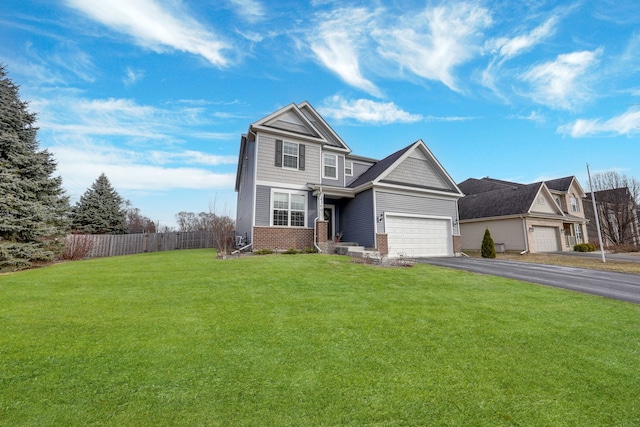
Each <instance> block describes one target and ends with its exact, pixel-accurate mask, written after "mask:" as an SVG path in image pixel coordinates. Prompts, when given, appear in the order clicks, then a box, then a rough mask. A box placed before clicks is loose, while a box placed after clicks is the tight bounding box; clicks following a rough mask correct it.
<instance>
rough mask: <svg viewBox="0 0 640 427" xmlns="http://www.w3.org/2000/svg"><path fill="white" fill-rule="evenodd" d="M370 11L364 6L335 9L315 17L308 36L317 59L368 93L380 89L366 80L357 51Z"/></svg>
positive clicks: (363, 41)
mask: <svg viewBox="0 0 640 427" xmlns="http://www.w3.org/2000/svg"><path fill="white" fill-rule="evenodd" d="M372 18H373V14H372V13H371V12H369V11H367V10H366V9H363V8H353V9H337V10H334V11H332V12H331V13H326V14H321V15H319V16H318V20H319V24H318V26H317V30H316V31H314V32H312V33H311V34H310V35H309V36H308V40H309V44H310V47H311V50H312V51H313V53H314V54H315V55H316V57H317V58H318V60H320V62H321V63H322V64H323V65H324V66H325V67H327V68H328V69H330V70H331V71H333V72H334V73H336V74H337V75H338V76H339V77H340V78H341V79H342V80H344V81H345V82H346V83H347V84H349V85H351V86H354V87H356V88H359V89H361V90H363V91H365V92H367V93H369V94H370V95H373V96H380V90H379V89H378V88H377V87H376V86H375V85H374V84H373V83H372V82H371V81H369V80H367V79H366V78H365V77H364V76H363V75H362V71H361V69H360V57H359V55H360V54H363V50H365V46H366V44H367V41H366V31H365V30H366V28H367V27H368V25H369V22H370V20H371V19H372Z"/></svg>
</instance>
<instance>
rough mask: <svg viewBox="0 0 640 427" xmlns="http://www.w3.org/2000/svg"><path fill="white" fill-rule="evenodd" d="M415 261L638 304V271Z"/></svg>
mask: <svg viewBox="0 0 640 427" xmlns="http://www.w3.org/2000/svg"><path fill="white" fill-rule="evenodd" d="M416 261H417V262H421V263H425V264H432V265H438V266H442V267H449V268H455V269H458V270H466V271H470V272H473V273H481V274H489V275H493V276H501V277H508V278H510V279H517V280H522V281H524V282H530V283H538V284H541V285H547V286H554V287H557V288H563V289H569V290H572V291H578V292H584V293H587V294H593V295H599V296H602V297H607V298H613V299H617V300H622V301H628V302H633V303H636V304H640V275H638V274H628V273H616V272H612V271H600V270H589V269H586V268H575V267H563V266H559V265H546V264H535V263H529V262H519V261H502V260H495V259H485V258H466V257H455V258H420V259H417V260H416Z"/></svg>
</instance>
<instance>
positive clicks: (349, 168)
mask: <svg viewBox="0 0 640 427" xmlns="http://www.w3.org/2000/svg"><path fill="white" fill-rule="evenodd" d="M344 174H345V175H347V176H353V162H350V161H347V160H345V162H344Z"/></svg>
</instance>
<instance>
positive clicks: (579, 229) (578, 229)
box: [573, 224, 582, 243]
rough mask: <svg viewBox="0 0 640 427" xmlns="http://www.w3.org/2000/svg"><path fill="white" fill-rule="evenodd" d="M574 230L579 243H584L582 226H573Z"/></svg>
mask: <svg viewBox="0 0 640 427" xmlns="http://www.w3.org/2000/svg"><path fill="white" fill-rule="evenodd" d="M573 229H574V232H575V234H576V240H577V241H578V243H582V225H580V224H573Z"/></svg>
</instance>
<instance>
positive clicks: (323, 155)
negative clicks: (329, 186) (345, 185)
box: [322, 153, 340, 180]
mask: <svg viewBox="0 0 640 427" xmlns="http://www.w3.org/2000/svg"><path fill="white" fill-rule="evenodd" d="M326 156H331V157H333V158H334V159H335V161H336V165H335V166H329V167H332V168H334V169H335V170H336V176H328V175H326V174H325V163H324V159H325V157H326ZM339 175H340V174H339V173H338V155H337V154H331V153H322V177H323V178H326V179H336V180H337V179H338V177H339Z"/></svg>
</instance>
